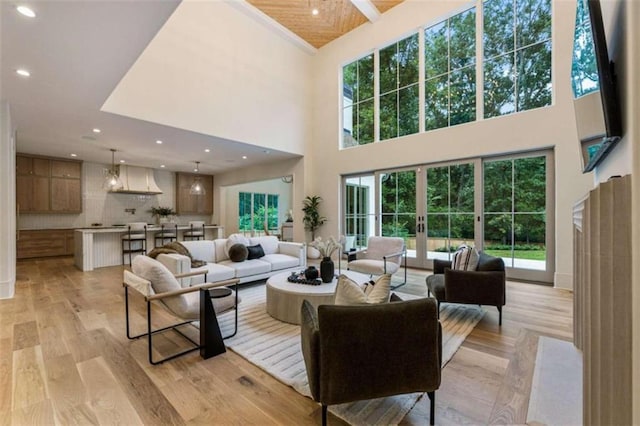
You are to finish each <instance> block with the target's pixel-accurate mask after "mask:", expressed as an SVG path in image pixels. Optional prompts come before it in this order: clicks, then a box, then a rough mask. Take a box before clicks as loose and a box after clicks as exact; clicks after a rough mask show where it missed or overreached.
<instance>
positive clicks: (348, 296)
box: [334, 274, 391, 305]
mask: <svg viewBox="0 0 640 426" xmlns="http://www.w3.org/2000/svg"><path fill="white" fill-rule="evenodd" d="M390 294H391V275H389V274H384V275H380V276H379V277H378V279H376V281H375V282H374V281H370V282H368V283H366V284H363V285H362V286H360V285H359V284H358V283H356V282H355V281H353V280H352V279H351V278H349V277H347V276H346V275H340V276H339V277H338V284H337V285H336V297H335V301H334V303H335V304H336V305H354V304H358V303H385V302H388V301H389V297H390Z"/></svg>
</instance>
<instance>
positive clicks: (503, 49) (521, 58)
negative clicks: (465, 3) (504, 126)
mask: <svg viewBox="0 0 640 426" xmlns="http://www.w3.org/2000/svg"><path fill="white" fill-rule="evenodd" d="M483 13H484V117H485V118H490V117H496V116H500V115H505V114H511V113H514V112H518V111H524V110H530V109H534V108H540V107H544V106H547V105H551V0H486V1H485V2H484V8H483Z"/></svg>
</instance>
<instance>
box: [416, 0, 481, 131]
mask: <svg viewBox="0 0 640 426" xmlns="http://www.w3.org/2000/svg"><path fill="white" fill-rule="evenodd" d="M424 56H425V79H426V80H425V130H432V129H439V128H441V127H447V126H454V125H456V124H461V123H468V122H470V121H474V120H475V119H476V9H475V8H471V9H469V10H467V11H465V12H462V13H460V14H458V15H455V16H452V17H451V18H449V19H447V20H445V21H442V22H440V23H438V24H436V25H433V26H431V27H429V28H427V29H426V30H425V31H424Z"/></svg>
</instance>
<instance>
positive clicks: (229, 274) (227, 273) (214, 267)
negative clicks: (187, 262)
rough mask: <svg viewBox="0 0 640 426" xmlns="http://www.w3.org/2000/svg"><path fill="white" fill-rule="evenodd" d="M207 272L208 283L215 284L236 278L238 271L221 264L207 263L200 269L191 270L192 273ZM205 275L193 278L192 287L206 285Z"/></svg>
mask: <svg viewBox="0 0 640 426" xmlns="http://www.w3.org/2000/svg"><path fill="white" fill-rule="evenodd" d="M228 262H230V261H228ZM200 271H205V272H206V273H207V282H209V283H213V282H217V281H224V280H230V279H233V278H235V276H236V271H235V270H234V269H233V268H230V267H228V266H225V265H221V264H219V263H207V264H206V265H205V266H202V267H200V268H191V272H200ZM204 282H205V281H204V275H196V276H194V277H191V285H196V284H202V283H204Z"/></svg>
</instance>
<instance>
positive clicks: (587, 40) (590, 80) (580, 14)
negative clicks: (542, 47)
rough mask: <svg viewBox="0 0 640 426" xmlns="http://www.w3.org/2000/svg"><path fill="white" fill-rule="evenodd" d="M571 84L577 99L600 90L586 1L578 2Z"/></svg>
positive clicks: (579, 0)
mask: <svg viewBox="0 0 640 426" xmlns="http://www.w3.org/2000/svg"><path fill="white" fill-rule="evenodd" d="M571 84H572V86H573V95H574V97H576V98H579V97H580V96H583V95H586V94H587V93H591V92H593V91H595V90H598V88H599V87H600V83H599V81H598V68H597V65H596V51H595V47H594V45H593V34H592V33H591V21H590V20H589V13H588V10H587V4H586V0H578V7H577V10H576V29H575V33H574V36H573V61H572V64H571Z"/></svg>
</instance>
